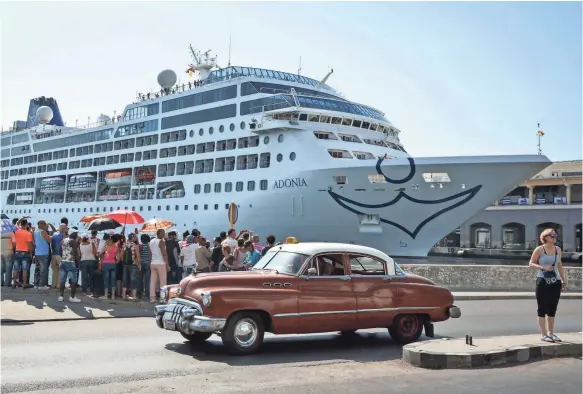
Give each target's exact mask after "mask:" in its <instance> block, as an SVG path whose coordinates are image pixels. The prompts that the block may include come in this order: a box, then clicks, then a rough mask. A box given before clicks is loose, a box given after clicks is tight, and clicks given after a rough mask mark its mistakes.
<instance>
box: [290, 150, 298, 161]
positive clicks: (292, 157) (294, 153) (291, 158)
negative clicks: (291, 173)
mask: <svg viewBox="0 0 583 394" xmlns="http://www.w3.org/2000/svg"><path fill="white" fill-rule="evenodd" d="M289 159H290V160H291V161H294V160H295V159H296V152H292V153H290V154H289Z"/></svg>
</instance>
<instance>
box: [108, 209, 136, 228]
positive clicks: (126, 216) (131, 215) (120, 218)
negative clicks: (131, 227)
mask: <svg viewBox="0 0 583 394" xmlns="http://www.w3.org/2000/svg"><path fill="white" fill-rule="evenodd" d="M105 216H107V217H108V218H110V219H113V220H115V221H116V222H118V223H121V224H124V225H125V224H141V223H144V218H143V217H142V215H140V214H139V213H137V212H135V211H128V210H126V209H121V210H119V211H114V212H111V213H108V214H107V215H105Z"/></svg>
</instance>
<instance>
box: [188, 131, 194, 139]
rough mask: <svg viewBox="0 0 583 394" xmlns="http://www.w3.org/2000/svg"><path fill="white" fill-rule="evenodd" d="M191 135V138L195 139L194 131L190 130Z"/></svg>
mask: <svg viewBox="0 0 583 394" xmlns="http://www.w3.org/2000/svg"><path fill="white" fill-rule="evenodd" d="M189 135H190V138H192V137H194V130H190V133H189Z"/></svg>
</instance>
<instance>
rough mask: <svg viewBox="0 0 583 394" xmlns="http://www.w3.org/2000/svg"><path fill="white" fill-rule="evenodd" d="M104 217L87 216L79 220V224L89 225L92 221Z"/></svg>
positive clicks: (96, 215)
mask: <svg viewBox="0 0 583 394" xmlns="http://www.w3.org/2000/svg"><path fill="white" fill-rule="evenodd" d="M102 216H104V214H99V215H98V214H95V215H87V216H83V217H82V218H81V220H79V221H80V222H81V223H91V222H92V221H94V220H95V219H99V218H100V217H102Z"/></svg>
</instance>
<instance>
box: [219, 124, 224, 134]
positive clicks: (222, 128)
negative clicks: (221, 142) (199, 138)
mask: <svg viewBox="0 0 583 394" xmlns="http://www.w3.org/2000/svg"><path fill="white" fill-rule="evenodd" d="M224 131H225V126H223V125H220V126H219V132H220V133H222V132H224Z"/></svg>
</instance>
